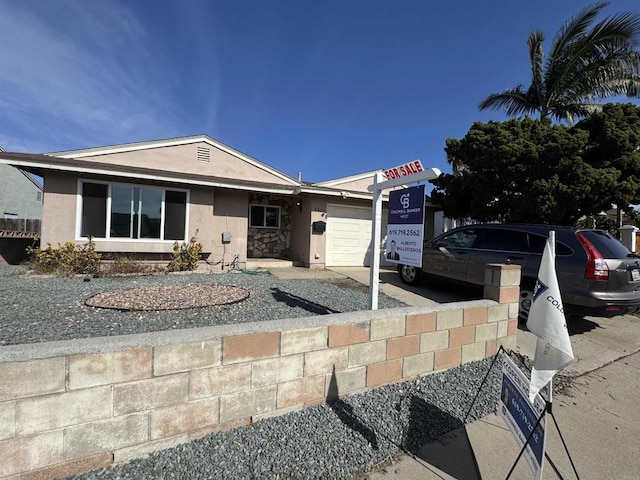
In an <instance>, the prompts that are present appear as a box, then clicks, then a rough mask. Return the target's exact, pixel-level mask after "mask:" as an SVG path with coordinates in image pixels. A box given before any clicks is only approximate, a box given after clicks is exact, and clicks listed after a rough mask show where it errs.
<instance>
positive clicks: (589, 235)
mask: <svg viewBox="0 0 640 480" xmlns="http://www.w3.org/2000/svg"><path fill="white" fill-rule="evenodd" d="M580 233H581V234H582V235H584V236H585V238H586V239H587V240H589V241H590V242H591V244H592V245H593V246H594V247H596V249H597V250H598V251H599V252H600V254H601V255H602V256H603V257H604V258H625V257H626V256H627V255H629V253H630V251H629V249H628V248H627V247H625V246H624V245H623V244H622V243H620V242H619V241H618V240H617V239H616V238H614V237H613V236H611V234H609V233H608V232H605V231H602V230H581V231H580Z"/></svg>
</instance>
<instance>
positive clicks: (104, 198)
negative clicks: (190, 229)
mask: <svg viewBox="0 0 640 480" xmlns="http://www.w3.org/2000/svg"><path fill="white" fill-rule="evenodd" d="M81 195H82V203H81V205H82V207H81V208H82V211H81V213H80V218H81V225H80V236H81V237H89V236H91V237H95V238H118V239H120V238H122V239H155V240H185V238H186V235H185V232H186V220H187V192H186V191H180V190H166V189H162V188H152V187H142V186H136V185H125V184H106V183H93V182H82V188H81Z"/></svg>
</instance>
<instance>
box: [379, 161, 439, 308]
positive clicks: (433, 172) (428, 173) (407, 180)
mask: <svg viewBox="0 0 640 480" xmlns="http://www.w3.org/2000/svg"><path fill="white" fill-rule="evenodd" d="M439 176H440V170H438V169H437V168H428V169H426V170H425V171H423V172H420V173H414V174H413V175H407V176H406V177H399V178H394V179H393V180H386V181H383V176H382V172H376V173H375V174H374V176H373V184H372V185H369V187H368V188H367V189H368V190H369V191H370V192H373V200H372V202H373V208H372V215H371V217H372V218H371V221H372V223H373V225H372V228H371V243H372V245H371V256H372V258H371V267H370V268H369V310H377V309H378V290H379V288H380V239H381V230H382V191H383V190H387V189H389V188H393V187H398V186H400V185H408V184H411V183H418V182H424V181H429V180H435V179H436V178H438V177H439Z"/></svg>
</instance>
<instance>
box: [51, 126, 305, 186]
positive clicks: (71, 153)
mask: <svg viewBox="0 0 640 480" xmlns="http://www.w3.org/2000/svg"><path fill="white" fill-rule="evenodd" d="M196 142H205V143H208V144H209V145H211V146H212V147H215V148H217V149H219V150H222V151H223V152H226V153H228V154H230V155H233V156H235V157H238V158H240V159H242V160H244V161H245V162H248V163H250V164H251V165H253V166H255V167H257V168H260V169H261V170H265V171H267V172H269V173H271V174H272V175H275V176H276V177H278V178H280V179H282V180H286V181H288V182H290V183H291V184H293V185H299V184H300V183H299V182H298V181H297V180H296V179H295V178H293V177H290V176H289V175H287V174H286V173H283V172H281V171H279V170H277V169H275V168H273V167H271V166H269V165H267V164H265V163H262V162H261V161H260V160H257V159H255V158H253V157H251V156H249V155H247V154H245V153H242V152H241V151H239V150H236V149H235V148H233V147H230V146H229V145H226V144H224V143H222V142H219V141H217V140H215V139H213V138H211V137H210V136H208V135H206V134H201V135H193V136H189V137H174V138H167V139H163V140H150V141H145V142H136V143H125V144H120V145H110V146H105V147H93V148H86V149H81V150H68V151H63V152H52V153H48V154H47V155H51V156H55V157H60V158H80V157H93V156H98V155H106V154H109V153H122V152H133V151H136V150H146V149H149V148H162V147H169V146H177V145H188V144H190V143H196Z"/></svg>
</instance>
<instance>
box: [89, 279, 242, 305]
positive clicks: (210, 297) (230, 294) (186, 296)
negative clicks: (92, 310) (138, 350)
mask: <svg viewBox="0 0 640 480" xmlns="http://www.w3.org/2000/svg"><path fill="white" fill-rule="evenodd" d="M247 298H249V290H246V289H244V288H239V287H232V286H229V285H198V284H191V285H169V286H164V287H139V288H129V289H125V290H111V291H108V292H102V293H98V294H96V295H93V296H92V297H89V298H87V300H85V302H84V303H85V305H88V306H90V307H97V308H109V309H113V310H135V311H146V310H182V309H187V308H202V307H211V306H214V305H229V304H231V303H238V302H242V301H243V300H246V299H247Z"/></svg>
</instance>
